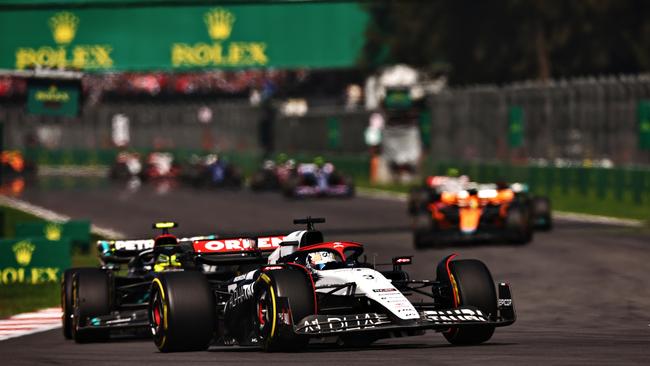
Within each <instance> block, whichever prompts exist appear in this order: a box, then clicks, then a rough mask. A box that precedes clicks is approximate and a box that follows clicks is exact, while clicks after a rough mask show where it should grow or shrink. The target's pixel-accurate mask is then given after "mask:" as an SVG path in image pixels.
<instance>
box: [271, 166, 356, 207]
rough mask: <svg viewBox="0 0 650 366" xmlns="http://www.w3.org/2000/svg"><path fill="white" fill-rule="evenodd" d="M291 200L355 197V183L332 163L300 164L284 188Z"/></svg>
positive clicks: (285, 193)
mask: <svg viewBox="0 0 650 366" xmlns="http://www.w3.org/2000/svg"><path fill="white" fill-rule="evenodd" d="M282 191H283V193H284V195H285V196H286V197H289V198H308V197H342V198H349V197H354V193H355V189H354V182H353V180H352V178H351V177H348V176H345V175H343V173H341V172H339V171H338V170H336V167H335V166H334V164H332V163H326V162H324V160H322V159H321V160H317V161H316V162H314V163H303V164H298V166H297V167H296V169H295V172H293V173H292V174H290V176H289V177H288V179H287V180H286V181H285V182H284V184H283V186H282Z"/></svg>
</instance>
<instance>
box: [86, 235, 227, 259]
mask: <svg viewBox="0 0 650 366" xmlns="http://www.w3.org/2000/svg"><path fill="white" fill-rule="evenodd" d="M216 238H217V236H216V235H203V236H193V237H187V238H178V242H179V244H180V243H188V242H189V243H191V242H194V241H197V240H213V239H216ZM153 247H154V240H153V239H127V240H98V241H97V252H98V253H99V257H100V259H101V260H102V261H104V262H113V263H116V262H118V263H119V262H122V263H125V262H128V261H129V260H131V258H133V257H135V256H137V255H139V254H140V253H142V252H144V251H148V250H151V249H153Z"/></svg>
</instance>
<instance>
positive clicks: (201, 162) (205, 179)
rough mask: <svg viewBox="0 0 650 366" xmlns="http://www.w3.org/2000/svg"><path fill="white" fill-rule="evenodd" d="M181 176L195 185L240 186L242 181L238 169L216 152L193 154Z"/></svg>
mask: <svg viewBox="0 0 650 366" xmlns="http://www.w3.org/2000/svg"><path fill="white" fill-rule="evenodd" d="M181 177H182V178H183V180H184V181H186V182H188V183H190V184H191V185H193V186H195V187H204V186H205V187H226V188H241V186H242V182H243V179H242V175H241V172H240V171H239V169H237V167H235V166H234V165H233V164H231V163H230V162H228V161H227V160H226V159H224V158H223V157H221V156H219V155H218V154H208V155H205V156H198V155H193V156H192V157H191V158H190V161H189V164H187V165H186V166H184V167H183V169H182V171H181Z"/></svg>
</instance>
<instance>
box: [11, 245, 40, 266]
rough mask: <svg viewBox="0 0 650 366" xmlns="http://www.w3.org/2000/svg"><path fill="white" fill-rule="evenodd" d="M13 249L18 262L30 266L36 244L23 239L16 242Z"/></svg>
mask: <svg viewBox="0 0 650 366" xmlns="http://www.w3.org/2000/svg"><path fill="white" fill-rule="evenodd" d="M11 249H12V250H13V251H14V254H15V255H16V262H18V264H19V265H21V266H23V267H25V266H28V265H29V263H30V262H31V261H32V254H34V250H35V249H36V246H35V245H34V244H32V243H30V242H28V241H26V240H23V241H21V242H18V243H16V244H15V245H14V246H13V247H12V248H11Z"/></svg>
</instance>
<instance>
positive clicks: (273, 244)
mask: <svg viewBox="0 0 650 366" xmlns="http://www.w3.org/2000/svg"><path fill="white" fill-rule="evenodd" d="M283 240H284V236H267V237H263V238H257V247H258V248H259V249H260V250H268V249H275V248H277V247H279V246H280V243H282V241H283Z"/></svg>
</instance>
